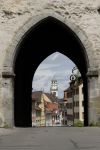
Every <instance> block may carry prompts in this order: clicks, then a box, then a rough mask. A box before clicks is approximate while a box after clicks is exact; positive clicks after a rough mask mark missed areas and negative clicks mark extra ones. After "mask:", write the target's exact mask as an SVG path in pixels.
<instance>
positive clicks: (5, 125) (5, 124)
mask: <svg viewBox="0 0 100 150" xmlns="http://www.w3.org/2000/svg"><path fill="white" fill-rule="evenodd" d="M3 127H4V128H6V129H7V128H11V126H10V125H8V124H7V123H6V122H5V123H4V126H3Z"/></svg>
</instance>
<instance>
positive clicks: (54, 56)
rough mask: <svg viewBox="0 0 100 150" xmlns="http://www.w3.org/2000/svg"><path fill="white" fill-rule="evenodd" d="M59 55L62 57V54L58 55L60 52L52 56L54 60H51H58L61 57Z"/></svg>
mask: <svg viewBox="0 0 100 150" xmlns="http://www.w3.org/2000/svg"><path fill="white" fill-rule="evenodd" d="M59 55H60V53H58V52H56V53H55V54H54V55H53V56H52V58H51V60H53V61H54V60H56V59H57V58H58V57H59Z"/></svg>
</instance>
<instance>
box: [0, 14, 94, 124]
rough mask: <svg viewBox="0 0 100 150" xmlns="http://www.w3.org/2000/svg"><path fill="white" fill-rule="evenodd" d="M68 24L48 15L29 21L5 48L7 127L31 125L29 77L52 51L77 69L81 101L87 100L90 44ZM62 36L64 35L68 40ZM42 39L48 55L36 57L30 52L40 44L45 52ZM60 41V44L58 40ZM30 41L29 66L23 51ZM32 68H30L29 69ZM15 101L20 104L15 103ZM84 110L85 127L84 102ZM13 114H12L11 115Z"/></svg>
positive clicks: (82, 34) (79, 32)
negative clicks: (81, 85)
mask: <svg viewBox="0 0 100 150" xmlns="http://www.w3.org/2000/svg"><path fill="white" fill-rule="evenodd" d="M42 18H43V17H42ZM56 18H58V19H59V20H60V21H59V20H57V19H56ZM69 24H70V23H67V21H65V20H64V19H61V18H60V17H57V16H55V17H54V16H53V17H51V16H49V17H45V18H44V19H42V20H41V19H39V20H38V19H36V20H35V19H34V20H33V19H32V20H31V21H30V22H29V23H28V24H27V25H25V26H24V27H23V29H21V30H19V33H18V34H17V36H16V38H15V39H16V40H15V39H14V40H15V41H14V43H13V45H12V46H11V47H10V48H9V52H8V53H7V57H6V60H5V64H4V72H3V78H4V82H5V80H6V81H7V82H8V83H9V90H10V91H9V92H10V100H9V102H10V105H11V107H10V108H11V110H10V115H9V119H8V118H7V116H6V117H5V118H6V119H5V120H7V119H8V121H7V122H8V124H13V121H14V122H15V124H13V125H16V126H31V118H30V114H31V97H30V96H31V95H30V94H31V82H32V77H33V74H34V71H35V69H36V68H37V66H38V65H39V63H41V61H42V60H43V59H45V58H46V57H47V56H48V55H50V54H51V53H53V52H55V50H57V51H59V52H61V53H63V54H65V55H66V56H68V57H69V58H70V59H72V60H73V61H74V62H75V63H76V65H77V66H78V67H79V70H80V71H81V73H82V74H83V78H84V86H85V89H86V91H85V93H86V94H85V98H86V99H88V83H87V76H86V74H87V72H88V70H89V68H92V67H93V66H94V62H93V60H94V59H93V58H92V56H93V55H92V49H91V52H90V48H91V47H90V44H89V42H88V40H87V37H86V36H85V34H84V33H83V32H82V30H80V29H79V28H78V27H76V26H72V24H70V25H69ZM68 26H69V27H70V28H69V27H68ZM25 27H26V28H25ZM41 28H42V29H41ZM56 28H57V29H56ZM48 29H50V30H48ZM59 29H60V30H59ZM47 31H49V36H48V35H47V34H48V32H47ZM50 31H51V32H50ZM52 31H53V34H51V33H52ZM65 31H66V32H65ZM73 31H74V32H73ZM44 32H45V35H44V34H43V33H44ZM54 32H55V33H54ZM65 33H67V34H65ZM37 35H38V36H37ZM41 35H42V37H41ZM58 35H60V38H58V37H59V36H58ZM66 35H68V37H67V36H66ZM77 35H78V36H77ZM39 36H40V37H41V38H40V37H39ZM53 36H54V37H55V39H56V38H57V39H56V40H55V39H54V37H53ZM44 37H45V38H44ZM52 37H53V39H52ZM65 37H66V39H67V40H69V41H68V45H66V44H65V41H66V40H65ZM39 38H40V39H39ZM42 38H44V41H45V42H47V43H48V45H49V46H48V52H46V51H42V53H40V54H39V51H36V50H35V51H34V52H32V48H33V49H34V48H37V47H38V48H37V49H38V50H40V44H41V47H42V50H43V48H45V49H46V48H47V47H45V46H44V45H45V44H43V39H42ZM47 38H48V40H47ZM50 38H51V39H52V42H50ZM33 39H34V40H33ZM62 39H63V40H64V41H62ZM32 40H33V41H35V42H34V43H35V47H34V46H33V47H31V52H28V53H29V60H30V63H28V62H27V61H28V58H27V57H28V55H27V54H28V53H27V51H26V48H27V49H28V48H29V49H30V46H32V44H33V43H32ZM60 40H61V41H62V42H61V45H60V44H59V43H60ZM71 40H72V45H71ZM30 41H31V42H30ZM36 41H37V42H36ZM38 41H39V45H38ZM40 41H42V42H40ZM48 41H49V42H48ZM66 42H67V41H66ZM65 45H66V46H65ZM83 45H84V46H83ZM73 46H75V48H76V49H77V50H78V51H77V53H78V54H79V57H76V55H74V54H75V52H73V53H72V49H73V48H74V47H73ZM69 49H70V51H69ZM23 50H24V52H23ZM37 52H38V53H37ZM71 53H72V54H71ZM31 54H34V60H35V61H33V62H32V59H33V58H31V56H32V55H31ZM81 56H82V57H81ZM75 57H76V58H75ZM36 58H38V60H36ZM77 58H79V60H78V61H77ZM80 58H81V59H80ZM24 59H25V60H24ZM80 62H81V63H80ZM80 64H81V65H80ZM83 64H84V68H83V69H82V68H81V67H82V66H83ZM25 66H27V69H26V68H25ZM33 66H34V68H32V67H33ZM28 72H30V73H28ZM14 74H15V79H14V80H15V86H14V87H13V85H12V82H13V78H12V77H13V76H14ZM22 79H23V80H22ZM26 79H29V80H26ZM25 87H26V89H25ZM27 87H28V88H27ZM23 93H26V94H23ZM6 99H8V97H6ZM18 99H19V101H20V102H18ZM21 99H23V101H21ZM25 99H27V100H26V101H27V102H28V103H27V102H26V103H25ZM13 101H14V105H13ZM22 105H24V107H23V109H21V108H22ZM28 105H29V106H28ZM13 106H14V107H13ZM27 106H28V107H27ZM85 107H86V111H85V118H86V119H85V125H88V100H87V101H86V104H85ZM26 110H27V113H26ZM13 111H14V116H13ZM10 116H11V117H10ZM19 116H20V117H19ZM15 118H17V119H15Z"/></svg>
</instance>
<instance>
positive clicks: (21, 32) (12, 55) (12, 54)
mask: <svg viewBox="0 0 100 150" xmlns="http://www.w3.org/2000/svg"><path fill="white" fill-rule="evenodd" d="M49 16H51V17H54V18H56V19H58V20H59V21H61V22H63V23H64V24H66V25H67V26H68V27H69V28H70V29H71V30H72V31H73V32H74V33H75V34H76V35H77V36H78V37H79V39H80V40H81V42H82V44H83V45H84V47H85V49H86V53H87V57H88V58H87V59H88V63H89V69H90V70H91V69H92V70H93V68H95V66H96V64H95V58H94V56H95V55H93V53H94V51H93V48H92V44H91V42H90V41H89V40H88V37H87V35H86V33H85V32H84V31H83V30H82V29H81V27H79V26H78V25H76V24H74V23H73V22H71V21H70V20H68V19H66V18H64V17H62V16H60V15H58V14H55V13H48V14H44V15H43V14H42V15H36V16H33V17H31V18H30V19H28V20H27V22H25V23H24V25H23V26H22V27H21V28H20V29H18V30H17V31H16V32H15V36H14V37H13V40H12V42H11V44H10V45H9V47H8V49H7V51H6V56H5V61H4V66H3V71H4V72H9V73H13V67H14V62H15V59H16V56H17V53H18V52H17V50H18V48H17V47H18V45H19V44H20V42H21V41H22V40H23V37H24V36H25V35H26V33H27V31H28V30H29V29H30V28H31V27H33V26H34V25H35V24H36V23H38V22H39V21H41V20H42V19H44V18H47V17H49Z"/></svg>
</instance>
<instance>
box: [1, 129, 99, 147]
mask: <svg viewBox="0 0 100 150" xmlns="http://www.w3.org/2000/svg"><path fill="white" fill-rule="evenodd" d="M25 149H26V150H76V149H77V150H89V149H91V150H100V128H92V127H91V128H89V127H86V128H73V127H69V128H67V127H53V128H52V127H51V128H15V129H12V130H10V129H0V150H25Z"/></svg>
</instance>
